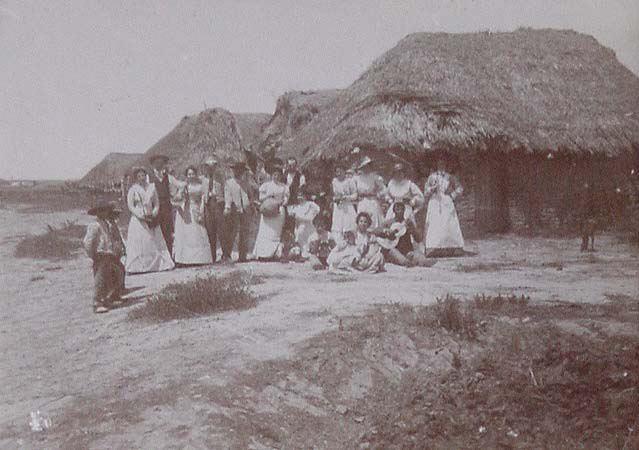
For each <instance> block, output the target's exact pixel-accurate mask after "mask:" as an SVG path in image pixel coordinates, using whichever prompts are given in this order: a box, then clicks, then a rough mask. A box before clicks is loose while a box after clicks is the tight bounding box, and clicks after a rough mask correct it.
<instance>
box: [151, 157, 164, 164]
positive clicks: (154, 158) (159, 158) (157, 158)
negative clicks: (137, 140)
mask: <svg viewBox="0 0 639 450" xmlns="http://www.w3.org/2000/svg"><path fill="white" fill-rule="evenodd" d="M158 160H162V161H164V162H167V161H168V160H169V157H168V156H166V155H151V156H150V157H149V162H150V163H151V164H153V163H154V162H155V161H158Z"/></svg>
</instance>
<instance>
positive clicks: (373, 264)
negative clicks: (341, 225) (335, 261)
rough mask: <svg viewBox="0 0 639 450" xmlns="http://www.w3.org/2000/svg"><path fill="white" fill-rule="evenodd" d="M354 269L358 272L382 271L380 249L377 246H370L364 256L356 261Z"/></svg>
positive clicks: (382, 264) (382, 263)
mask: <svg viewBox="0 0 639 450" xmlns="http://www.w3.org/2000/svg"><path fill="white" fill-rule="evenodd" d="M355 269H357V270H359V271H360V272H368V273H377V272H382V271H383V270H384V255H383V254H382V248H381V247H380V246H379V245H377V244H371V245H370V246H369V247H368V251H367V252H366V254H364V255H362V257H361V258H360V259H359V261H357V264H356V265H355Z"/></svg>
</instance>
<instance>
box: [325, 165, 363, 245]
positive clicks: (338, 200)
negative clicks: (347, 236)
mask: <svg viewBox="0 0 639 450" xmlns="http://www.w3.org/2000/svg"><path fill="white" fill-rule="evenodd" d="M332 187H333V224H332V226H331V234H332V235H333V238H334V239H339V238H341V236H343V235H344V232H345V231H354V230H355V228H356V224H355V218H356V217H357V212H356V211H355V202H356V201H357V186H356V184H355V180H353V178H348V177H347V176H346V173H345V172H344V169H343V168H342V167H337V168H336V169H335V178H333V182H332Z"/></svg>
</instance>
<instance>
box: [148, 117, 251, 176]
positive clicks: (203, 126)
mask: <svg viewBox="0 0 639 450" xmlns="http://www.w3.org/2000/svg"><path fill="white" fill-rule="evenodd" d="M158 154H161V155H166V156H168V157H169V158H170V163H169V165H170V167H171V168H172V169H175V170H176V172H177V173H178V174H179V173H181V172H183V171H184V170H185V169H186V167H188V166H189V165H196V166H197V165H199V164H201V163H202V162H204V160H206V159H207V158H208V157H211V156H213V157H215V158H216V159H217V160H218V161H219V162H220V163H221V164H223V165H231V164H233V163H234V162H238V161H244V159H245V156H244V144H243V142H242V138H241V137H240V131H239V129H238V126H237V123H236V119H235V117H234V116H233V114H231V113H230V112H229V111H227V110H225V109H221V108H214V109H207V110H205V111H202V112H200V113H198V114H195V115H192V116H184V117H183V118H182V120H181V121H180V123H178V124H177V126H176V127H175V128H174V129H173V130H171V132H170V133H169V134H167V135H166V136H164V137H163V138H162V139H160V140H159V141H158V142H157V143H156V144H154V145H153V146H152V147H151V148H149V150H147V151H146V153H145V154H144V157H143V158H142V159H141V160H140V161H138V163H142V164H146V163H147V162H148V160H149V158H150V157H151V156H153V155H158Z"/></svg>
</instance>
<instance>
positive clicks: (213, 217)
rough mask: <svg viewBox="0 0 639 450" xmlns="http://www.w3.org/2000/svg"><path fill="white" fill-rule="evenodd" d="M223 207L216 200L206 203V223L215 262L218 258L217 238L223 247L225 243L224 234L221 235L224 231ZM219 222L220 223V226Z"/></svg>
mask: <svg viewBox="0 0 639 450" xmlns="http://www.w3.org/2000/svg"><path fill="white" fill-rule="evenodd" d="M220 210H221V208H220V207H219V206H218V205H217V204H216V202H213V201H211V202H209V203H207V205H206V212H205V214H206V217H205V222H204V225H205V226H206V233H207V234H208V237H209V244H210V246H211V257H212V258H213V262H215V260H216V259H217V240H218V238H219V240H220V246H221V247H222V246H223V244H224V239H223V236H222V235H221V234H222V233H221V231H222V226H221V225H222V223H223V222H222V220H223V218H222V217H221V214H220ZM218 224H219V225H220V226H219V227H218Z"/></svg>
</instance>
